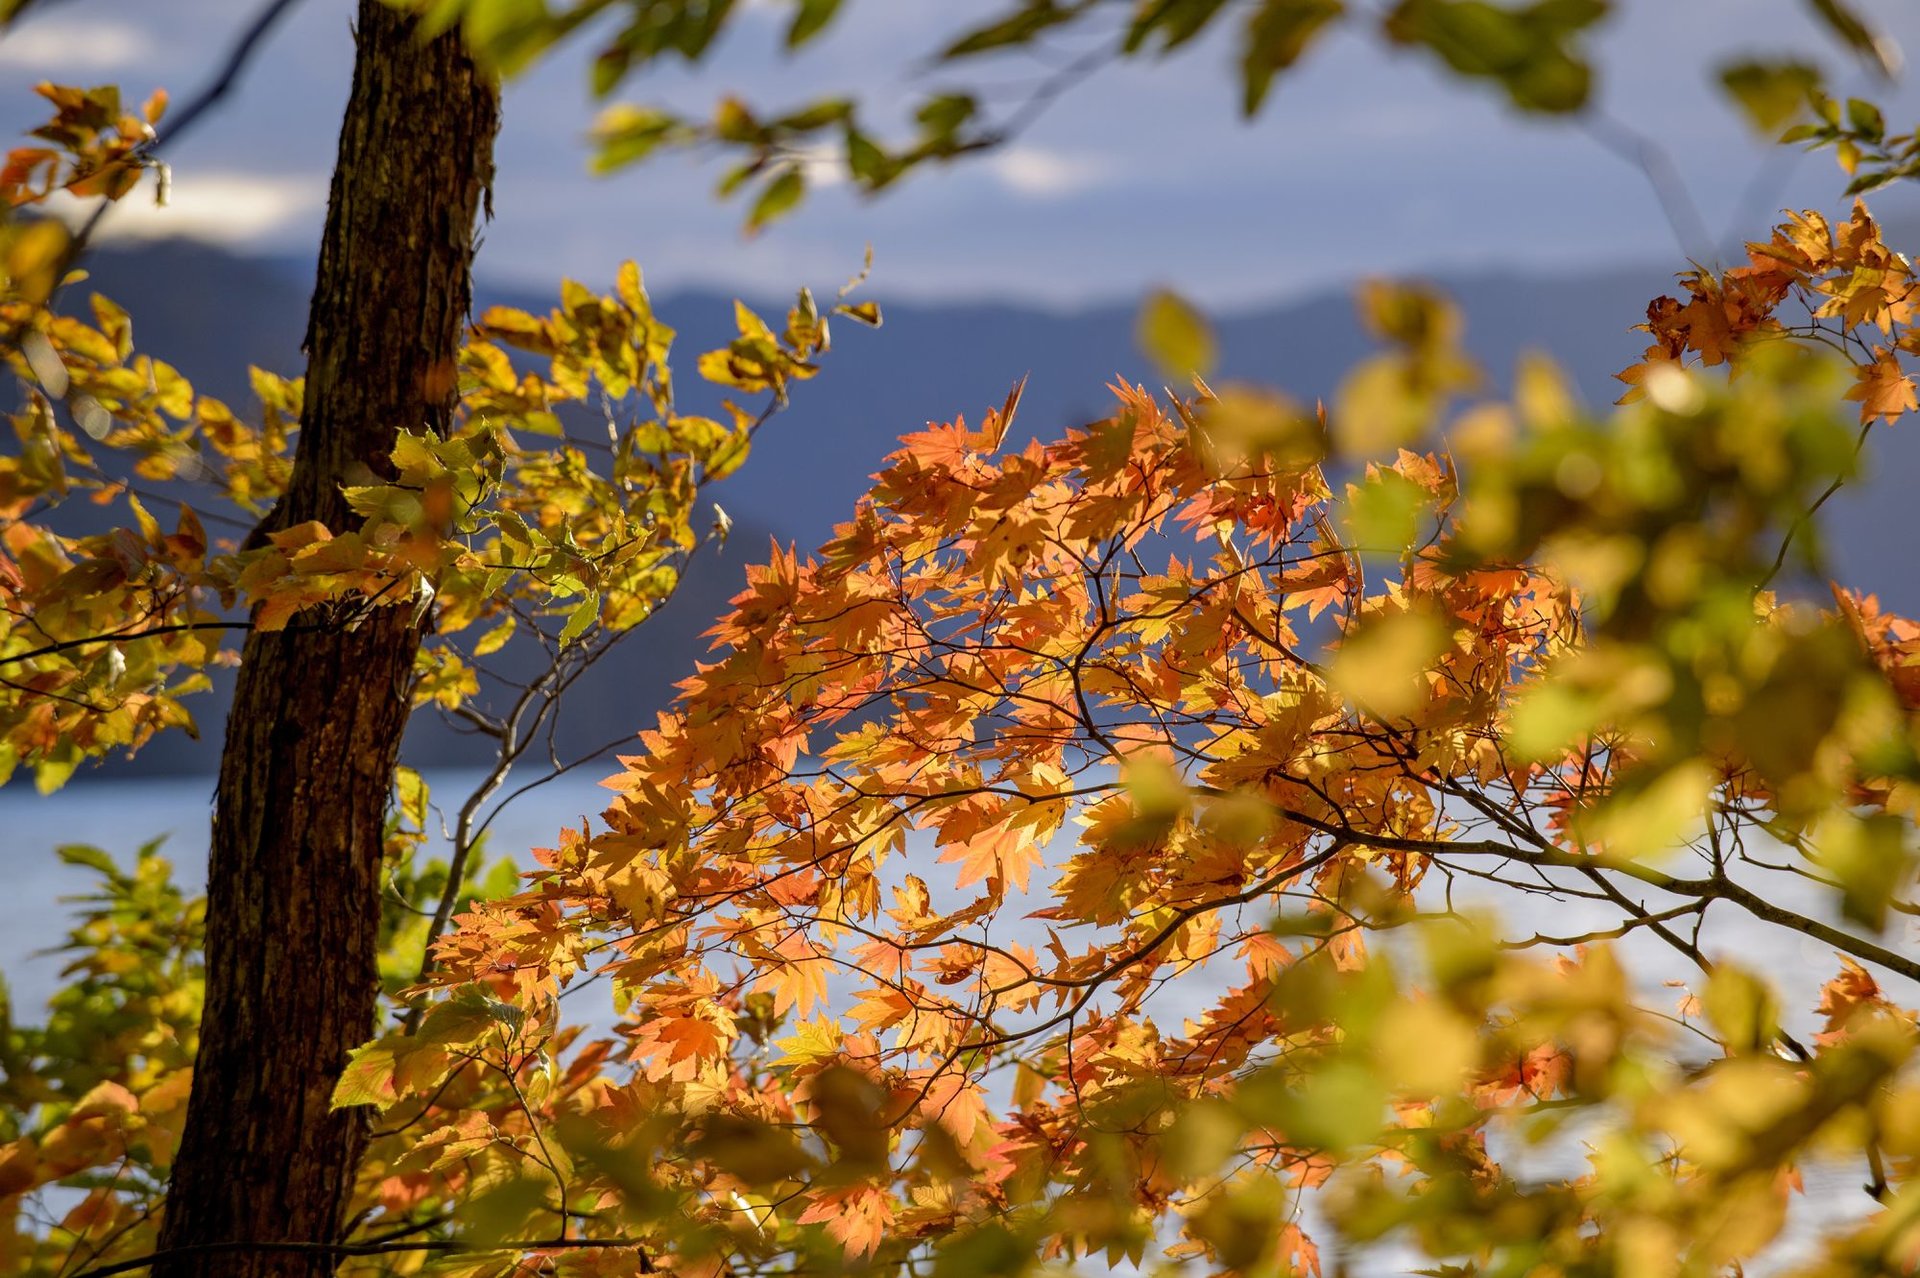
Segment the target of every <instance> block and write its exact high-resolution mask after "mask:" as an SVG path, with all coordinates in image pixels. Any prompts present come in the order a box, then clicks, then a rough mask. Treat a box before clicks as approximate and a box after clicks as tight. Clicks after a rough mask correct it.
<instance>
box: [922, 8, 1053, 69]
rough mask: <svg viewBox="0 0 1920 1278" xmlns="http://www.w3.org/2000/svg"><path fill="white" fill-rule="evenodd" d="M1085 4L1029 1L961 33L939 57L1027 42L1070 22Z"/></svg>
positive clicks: (970, 53)
mask: <svg viewBox="0 0 1920 1278" xmlns="http://www.w3.org/2000/svg"><path fill="white" fill-rule="evenodd" d="M1084 7H1085V5H1084V3H1082V4H1073V5H1066V6H1062V5H1060V4H1058V3H1056V2H1055V0H1032V2H1031V3H1029V4H1025V5H1022V6H1021V7H1020V8H1018V9H1016V10H1014V11H1013V12H1012V13H1010V14H1008V15H1007V16H1005V17H1003V18H1000V19H998V20H997V21H994V22H990V23H988V24H987V25H986V26H984V27H977V28H975V29H974V30H972V31H970V32H968V33H967V34H966V35H964V36H961V37H960V38H959V39H958V40H955V41H954V42H953V43H952V44H950V45H948V46H947V47H946V50H945V51H944V52H943V53H942V54H941V55H940V56H941V57H942V58H964V57H968V56H970V55H972V54H975V53H985V52H987V51H988V50H990V49H1004V48H1007V47H1009V46H1010V45H1018V44H1026V43H1028V42H1030V41H1031V40H1032V39H1033V38H1034V37H1035V36H1037V35H1039V34H1040V33H1041V32H1043V31H1045V30H1047V29H1048V28H1049V27H1057V26H1059V25H1060V24H1061V23H1063V22H1071V21H1073V19H1074V18H1075V17H1077V16H1078V15H1079V11H1080V10H1081V9H1082V8H1084Z"/></svg>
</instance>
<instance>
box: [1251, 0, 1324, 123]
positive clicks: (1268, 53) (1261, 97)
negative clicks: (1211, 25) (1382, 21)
mask: <svg viewBox="0 0 1920 1278" xmlns="http://www.w3.org/2000/svg"><path fill="white" fill-rule="evenodd" d="M1345 12H1346V5H1345V3H1344V2H1343V0H1266V3H1265V4H1263V5H1261V6H1260V8H1258V9H1257V10H1255V11H1254V14H1253V16H1252V18H1250V19H1249V20H1248V22H1247V40H1246V48H1245V51H1244V52H1243V53H1242V55H1241V59H1240V75H1241V102H1240V107H1241V110H1242V111H1244V112H1245V113H1246V114H1247V115H1249V116H1251V115H1253V114H1255V113H1256V112H1258V111H1259V110H1260V106H1261V104H1262V103H1263V102H1265V101H1266V99H1267V91H1268V90H1269V89H1271V88H1272V87H1273V78H1274V76H1276V75H1277V74H1279V73H1280V72H1282V71H1284V70H1286V69H1287V68H1288V67H1290V66H1292V65H1293V64H1294V63H1296V62H1298V61H1299V60H1300V55H1301V54H1303V53H1305V52H1306V51H1307V46H1308V45H1310V44H1311V43H1312V42H1313V40H1314V37H1316V36H1317V35H1319V34H1320V31H1321V30H1322V28H1324V27H1325V26H1326V25H1327V24H1328V23H1330V22H1332V21H1334V20H1335V19H1336V18H1339V17H1340V16H1341V15H1342V14H1344V13H1345Z"/></svg>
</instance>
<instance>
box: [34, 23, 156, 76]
mask: <svg viewBox="0 0 1920 1278" xmlns="http://www.w3.org/2000/svg"><path fill="white" fill-rule="evenodd" d="M153 52H154V42H153V37H152V36H151V35H149V34H148V33H147V32H145V31H142V30H141V29H140V28H138V27H135V26H130V25H128V24H126V23H123V22H99V21H95V22H74V21H71V20H65V19H62V20H57V21H50V22H49V21H40V22H36V21H34V20H32V19H31V18H29V19H27V20H25V21H24V22H22V24H21V25H20V26H18V27H16V28H14V29H13V30H11V31H9V32H7V34H6V35H4V36H0V67H18V68H21V69H23V70H26V71H30V72H35V73H38V74H41V75H45V74H49V73H64V72H73V71H89V72H100V71H121V70H125V69H127V68H129V67H132V66H135V65H136V64H138V63H139V62H140V61H141V60H142V59H144V58H148V57H151V56H152V54H153Z"/></svg>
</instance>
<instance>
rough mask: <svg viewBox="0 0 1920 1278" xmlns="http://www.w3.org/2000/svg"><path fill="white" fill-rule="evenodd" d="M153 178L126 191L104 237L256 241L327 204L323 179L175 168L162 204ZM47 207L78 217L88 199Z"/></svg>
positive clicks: (307, 221) (275, 236)
mask: <svg viewBox="0 0 1920 1278" xmlns="http://www.w3.org/2000/svg"><path fill="white" fill-rule="evenodd" d="M152 181H153V179H151V178H149V179H147V184H145V185H143V186H142V188H141V189H140V190H138V191H135V192H134V193H133V194H132V195H129V196H127V197H126V198H125V199H123V200H122V201H121V202H120V206H119V207H118V208H116V209H114V210H113V212H112V213H111V214H110V215H109V216H108V218H107V220H106V221H105V222H104V223H103V224H102V236H101V238H103V239H108V240H113V239H131V240H150V239H163V238H166V237H168V236H184V237H187V238H190V239H197V240H209V241H213V242H215V243H219V244H221V245H223V246H227V247H259V246H262V245H265V244H269V243H272V242H274V241H277V240H281V239H284V238H285V237H286V235H287V233H288V232H292V231H298V230H305V229H308V228H309V227H310V225H311V224H313V223H316V222H317V221H318V220H319V215H320V213H321V212H322V211H323V210H324V209H325V208H326V199H327V184H326V179H325V178H323V177H316V176H305V175H301V176H275V175H264V174H256V173H231V172H229V173H221V172H189V173H186V174H176V175H175V176H174V179H173V182H172V186H171V189H170V190H169V191H168V193H167V202H166V204H164V205H160V204H156V203H155V201H154V197H153V188H152V185H151V184H152ZM50 207H51V211H52V212H53V213H55V214H56V215H57V216H60V217H62V218H65V219H66V220H67V221H68V222H70V223H71V222H78V221H79V220H81V219H82V218H84V217H85V216H86V214H87V212H89V211H90V210H91V205H90V203H89V204H87V205H82V204H81V203H80V202H79V201H76V200H69V199H64V198H62V199H59V200H56V201H54V202H52V203H51V205H50Z"/></svg>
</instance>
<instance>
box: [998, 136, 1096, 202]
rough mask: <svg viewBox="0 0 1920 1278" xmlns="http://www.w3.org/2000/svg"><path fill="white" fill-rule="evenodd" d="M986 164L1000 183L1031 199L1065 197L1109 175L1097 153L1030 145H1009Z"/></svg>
mask: <svg viewBox="0 0 1920 1278" xmlns="http://www.w3.org/2000/svg"><path fill="white" fill-rule="evenodd" d="M986 167H987V172H988V173H989V174H990V175H991V176H992V177H993V179H994V180H995V181H997V182H998V183H1000V185H1001V186H1004V187H1006V188H1007V189H1008V190H1009V191H1012V192H1013V193H1014V194H1015V195H1019V196H1024V197H1025V198H1027V199H1033V200H1060V199H1065V198H1066V197H1068V196H1070V195H1078V194H1079V193H1080V192H1082V191H1085V190H1087V189H1089V188H1090V187H1095V186H1099V185H1100V184H1101V183H1103V182H1105V181H1106V180H1107V179H1108V177H1109V176H1111V173H1110V170H1109V167H1108V165H1107V162H1106V161H1105V160H1103V159H1101V158H1100V157H1098V156H1093V155H1065V154H1062V153H1061V152H1058V151H1044V150H1041V149H1040V148H1039V147H1031V146H1016V147H1009V148H1008V149H1007V150H1005V151H1002V152H1000V153H999V154H998V155H996V156H994V157H993V158H992V159H991V160H989V161H988V162H987V166H986Z"/></svg>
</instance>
